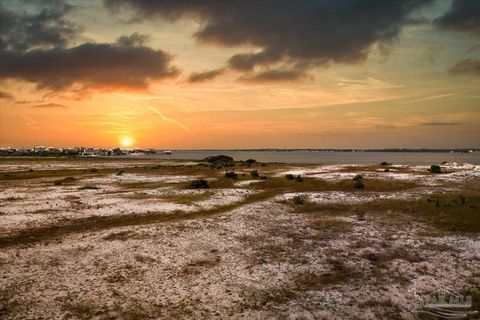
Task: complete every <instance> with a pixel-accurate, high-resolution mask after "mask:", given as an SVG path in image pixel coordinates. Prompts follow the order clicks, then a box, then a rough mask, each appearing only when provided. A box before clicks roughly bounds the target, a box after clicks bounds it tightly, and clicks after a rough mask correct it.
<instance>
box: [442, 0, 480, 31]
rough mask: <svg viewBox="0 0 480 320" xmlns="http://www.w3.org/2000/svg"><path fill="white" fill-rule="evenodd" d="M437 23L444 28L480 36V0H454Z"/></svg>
mask: <svg viewBox="0 0 480 320" xmlns="http://www.w3.org/2000/svg"><path fill="white" fill-rule="evenodd" d="M435 24H436V25H437V26H438V27H440V28H442V29H446V30H452V31H459V32H467V33H472V34H475V35H479V36H480V1H478V0H453V2H452V5H451V7H450V9H449V10H448V11H447V12H446V13H445V14H444V15H443V16H441V17H439V18H437V19H436V20H435Z"/></svg>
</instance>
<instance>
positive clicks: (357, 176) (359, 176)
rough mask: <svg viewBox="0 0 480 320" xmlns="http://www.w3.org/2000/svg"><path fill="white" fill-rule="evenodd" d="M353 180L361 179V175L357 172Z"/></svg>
mask: <svg viewBox="0 0 480 320" xmlns="http://www.w3.org/2000/svg"><path fill="white" fill-rule="evenodd" d="M353 181H363V176H362V175H361V174H357V175H356V176H355V177H353Z"/></svg>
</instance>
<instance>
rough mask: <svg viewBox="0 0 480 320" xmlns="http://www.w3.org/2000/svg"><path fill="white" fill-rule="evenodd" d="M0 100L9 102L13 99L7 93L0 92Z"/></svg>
mask: <svg viewBox="0 0 480 320" xmlns="http://www.w3.org/2000/svg"><path fill="white" fill-rule="evenodd" d="M0 99H5V100H10V99H13V95H12V94H11V93H9V92H5V91H0Z"/></svg>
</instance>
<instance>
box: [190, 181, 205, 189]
mask: <svg viewBox="0 0 480 320" xmlns="http://www.w3.org/2000/svg"><path fill="white" fill-rule="evenodd" d="M190 187H191V188H192V189H207V188H209V185H208V182H207V180H205V179H196V180H193V181H192V182H190Z"/></svg>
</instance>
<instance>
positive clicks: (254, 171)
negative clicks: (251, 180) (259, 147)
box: [250, 170, 259, 178]
mask: <svg viewBox="0 0 480 320" xmlns="http://www.w3.org/2000/svg"><path fill="white" fill-rule="evenodd" d="M250 176H251V177H255V178H258V176H259V174H258V171H257V170H252V171H251V172H250Z"/></svg>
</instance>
